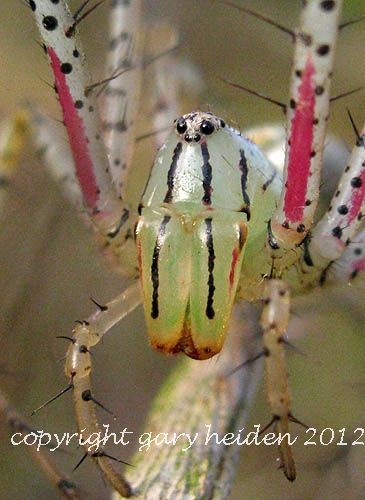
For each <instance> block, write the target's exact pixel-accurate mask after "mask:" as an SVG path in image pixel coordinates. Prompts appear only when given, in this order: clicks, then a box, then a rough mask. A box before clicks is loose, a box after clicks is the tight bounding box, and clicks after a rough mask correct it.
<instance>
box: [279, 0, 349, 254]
mask: <svg viewBox="0 0 365 500" xmlns="http://www.w3.org/2000/svg"><path fill="white" fill-rule="evenodd" d="M341 5H342V2H341V1H337V2H327V1H320V0H311V1H309V2H306V3H305V6H304V8H303V11H302V16H301V21H300V28H299V30H297V31H296V32H295V33H294V37H295V55H294V65H293V68H292V76H291V81H292V83H291V92H290V96H289V105H288V106H287V120H288V133H287V145H286V157H285V169H284V186H283V191H282V194H281V198H280V201H279V204H278V207H277V209H276V211H275V213H274V215H273V217H272V219H271V232H272V235H270V236H271V237H269V243H270V246H271V247H272V248H275V247H284V248H285V247H292V246H294V245H299V244H300V243H301V242H302V241H303V239H304V238H305V236H306V234H307V233H308V231H309V229H310V227H311V225H312V222H313V217H314V213H315V210H316V207H317V203H318V196H319V186H320V174H321V165H322V151H323V145H324V139H325V128H326V123H327V121H328V112H329V102H330V94H329V92H330V82H331V77H332V68H333V61H334V53H335V51H334V48H335V44H336V39H337V33H338V22H339V15H340V12H341Z"/></svg>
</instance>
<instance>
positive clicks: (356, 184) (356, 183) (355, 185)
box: [351, 177, 362, 189]
mask: <svg viewBox="0 0 365 500" xmlns="http://www.w3.org/2000/svg"><path fill="white" fill-rule="evenodd" d="M351 186H352V187H353V188H355V189H357V188H360V187H361V186H362V180H361V177H353V178H352V179H351Z"/></svg>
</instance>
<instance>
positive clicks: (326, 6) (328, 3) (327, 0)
mask: <svg viewBox="0 0 365 500" xmlns="http://www.w3.org/2000/svg"><path fill="white" fill-rule="evenodd" d="M320 6H321V9H322V10H325V11H327V12H330V11H331V10H333V9H334V8H335V6H336V2H335V1H334V0H323V2H321V3H320Z"/></svg>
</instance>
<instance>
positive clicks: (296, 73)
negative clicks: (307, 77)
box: [295, 69, 303, 78]
mask: <svg viewBox="0 0 365 500" xmlns="http://www.w3.org/2000/svg"><path fill="white" fill-rule="evenodd" d="M302 74H303V73H302V71H301V70H300V69H296V70H295V76H297V77H298V78H302Z"/></svg>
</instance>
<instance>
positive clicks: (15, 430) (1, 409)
mask: <svg viewBox="0 0 365 500" xmlns="http://www.w3.org/2000/svg"><path fill="white" fill-rule="evenodd" d="M0 417H1V419H3V420H4V421H5V422H6V424H7V425H8V426H9V428H10V429H11V432H12V438H14V440H15V439H19V436H20V437H23V438H24V437H25V436H27V435H30V434H32V435H35V436H36V434H37V431H35V430H33V429H32V428H31V427H30V426H29V425H28V424H27V422H25V420H24V419H23V418H22V417H21V416H20V415H19V414H18V413H17V412H16V411H15V410H14V409H13V408H12V407H11V406H10V404H9V402H8V401H7V399H6V397H5V395H4V394H3V392H2V391H1V390H0ZM40 432H41V433H40V434H39V440H38V439H36V440H35V442H34V444H31V445H29V446H27V449H28V450H29V452H30V453H31V454H32V456H33V458H34V460H35V461H36V462H37V463H38V465H39V466H40V468H41V469H42V470H43V472H44V473H45V474H46V476H47V477H48V479H49V480H50V482H51V483H52V484H53V485H54V486H55V487H56V488H57V490H58V493H59V494H60V496H61V497H62V498H67V499H69V500H77V499H79V498H81V495H80V492H79V491H78V488H77V487H76V486H75V485H74V484H73V483H72V482H71V481H69V479H67V478H66V477H65V476H63V475H62V474H61V473H60V472H59V471H58V470H57V469H56V468H55V467H54V465H53V464H52V462H51V461H50V460H49V457H48V456H47V454H46V452H45V451H44V450H43V449H42V446H46V443H45V442H44V443H42V437H43V436H44V437H47V438H48V437H49V440H48V443H50V439H51V435H50V434H48V433H43V431H40Z"/></svg>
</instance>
